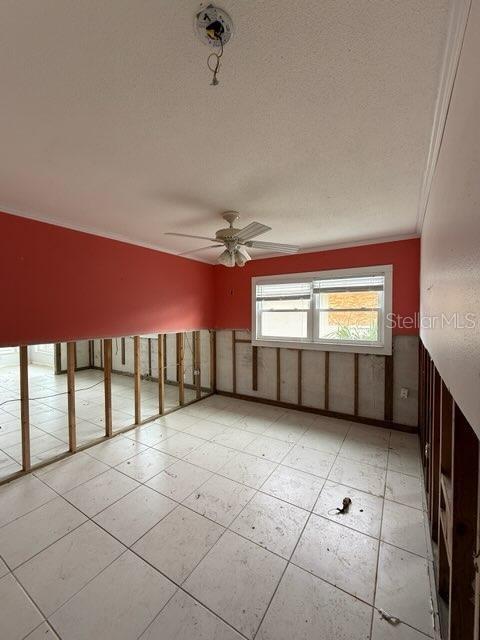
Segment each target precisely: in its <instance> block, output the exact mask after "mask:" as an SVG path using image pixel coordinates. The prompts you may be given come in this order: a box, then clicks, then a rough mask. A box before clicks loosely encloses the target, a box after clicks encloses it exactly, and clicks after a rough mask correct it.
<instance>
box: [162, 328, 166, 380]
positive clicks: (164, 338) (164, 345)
mask: <svg viewBox="0 0 480 640" xmlns="http://www.w3.org/2000/svg"><path fill="white" fill-rule="evenodd" d="M163 354H164V355H163V364H164V367H163V380H164V382H166V381H167V334H166V333H164V334H163Z"/></svg>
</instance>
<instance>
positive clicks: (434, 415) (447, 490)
mask: <svg viewBox="0 0 480 640" xmlns="http://www.w3.org/2000/svg"><path fill="white" fill-rule="evenodd" d="M420 376H421V384H420V405H421V406H420V407H419V416H420V434H421V440H422V445H423V453H424V455H423V465H424V476H425V486H426V491H427V505H428V514H429V520H430V530H431V536H432V543H433V550H434V559H435V576H436V586H437V591H438V595H439V613H440V622H441V628H442V637H443V639H444V640H479V629H480V618H479V616H480V604H479V603H480V580H479V578H478V572H479V567H478V565H476V560H475V557H476V556H477V558H478V554H479V552H480V488H479V487H480V442H479V439H478V438H477V436H476V434H475V432H474V431H473V429H472V427H471V426H470V425H469V423H468V421H467V420H466V418H465V416H464V415H463V413H462V411H461V410H460V408H459V407H458V405H457V404H456V403H455V399H454V398H453V397H452V396H451V394H450V393H449V390H448V388H447V387H446V385H445V383H444V382H443V380H442V378H441V376H440V373H439V371H438V370H437V368H436V366H435V363H434V362H433V360H432V358H431V357H430V354H429V353H428V351H427V350H426V349H425V347H424V346H423V345H422V344H421V345H420Z"/></svg>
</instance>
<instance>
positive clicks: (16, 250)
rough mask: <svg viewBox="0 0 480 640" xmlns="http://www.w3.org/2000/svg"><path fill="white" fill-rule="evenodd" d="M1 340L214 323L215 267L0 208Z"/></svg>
mask: <svg viewBox="0 0 480 640" xmlns="http://www.w3.org/2000/svg"><path fill="white" fill-rule="evenodd" d="M0 301H1V313H0V346H10V345H18V344H29V343H47V342H56V341H57V342H58V341H63V340H71V339H81V338H92V337H108V336H123V335H131V334H138V333H154V332H163V331H181V330H187V329H211V328H212V327H213V325H214V323H215V322H214V267H212V266H211V265H207V264H203V263H201V262H198V261H194V260H188V259H186V258H181V257H177V256H173V255H170V254H167V253H162V252H159V251H154V250H151V249H145V248H143V247H139V246H135V245H132V244H127V243H124V242H118V241H116V240H110V239H107V238H101V237H99V236H94V235H91V234H88V233H81V232H78V231H72V230H70V229H65V228H63V227H58V226H54V225H51V224H45V223H43V222H36V221H34V220H29V219H26V218H21V217H18V216H13V215H9V214H5V213H0Z"/></svg>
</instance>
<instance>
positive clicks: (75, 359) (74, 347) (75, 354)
mask: <svg viewBox="0 0 480 640" xmlns="http://www.w3.org/2000/svg"><path fill="white" fill-rule="evenodd" d="M73 358H74V366H75V370H76V369H77V367H78V363H77V343H76V342H74V343H73Z"/></svg>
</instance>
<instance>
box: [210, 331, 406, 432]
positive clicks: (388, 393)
mask: <svg viewBox="0 0 480 640" xmlns="http://www.w3.org/2000/svg"><path fill="white" fill-rule="evenodd" d="M237 333H239V331H237V330H232V331H231V345H232V392H231V393H229V392H227V391H219V393H221V394H224V395H232V396H234V397H238V398H242V399H248V400H252V401H254V402H255V401H258V402H264V403H268V404H275V403H276V404H278V405H280V406H285V407H288V408H294V409H304V410H306V411H311V412H313V413H320V414H322V415H328V416H332V417H338V418H343V419H347V420H352V419H355V421H356V422H365V423H367V424H372V425H375V426H382V427H390V428H393V429H399V430H401V431H407V432H411V433H416V432H417V427H415V426H409V425H403V424H398V423H396V422H394V419H393V392H394V386H393V383H394V369H393V365H394V356H393V355H390V356H380V357H383V358H384V359H385V391H384V415H383V419H376V418H368V417H365V416H361V415H360V411H359V386H360V385H359V381H360V368H359V354H358V353H354V354H352V355H353V363H354V364H353V367H354V374H353V390H352V394H353V413H351V414H350V413H348V414H347V413H341V412H338V411H333V410H331V400H332V399H331V397H330V395H331V389H330V386H331V385H330V373H331V372H330V369H331V357H330V352H329V351H324V352H323V353H324V354H325V359H324V382H323V385H324V388H323V395H324V399H325V400H324V406H323V409H320V408H316V407H311V406H308V407H307V406H304V405H303V397H302V379H303V375H304V374H303V360H302V358H303V351H302V350H301V349H297V350H296V352H297V358H298V359H297V393H296V395H297V403H296V404H294V403H291V402H284V401H283V399H282V364H281V363H282V357H281V351H282V349H281V348H280V347H272V350H274V351H275V372H274V375H275V399H273V398H261V397H259V396H256V395H252V396H250V395H247V394H245V393H242V394H238V393H237V383H238V380H237V357H238V349H237V344H251V340H250V339H246V338H238V337H237ZM251 348H252V376H251V379H252V391H255V392H257V391H258V358H259V353H258V350H259V347H256V346H255V345H252V347H251ZM215 366H216V359H215Z"/></svg>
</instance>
